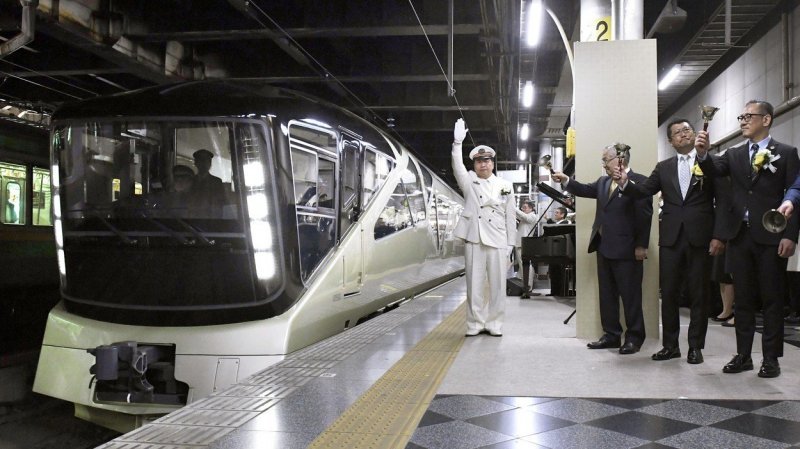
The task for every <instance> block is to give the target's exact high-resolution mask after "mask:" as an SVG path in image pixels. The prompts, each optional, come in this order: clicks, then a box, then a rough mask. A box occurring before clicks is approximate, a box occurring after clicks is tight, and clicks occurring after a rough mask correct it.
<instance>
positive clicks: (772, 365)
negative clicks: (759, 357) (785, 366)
mask: <svg viewBox="0 0 800 449" xmlns="http://www.w3.org/2000/svg"><path fill="white" fill-rule="evenodd" d="M780 375H781V366H780V365H779V364H778V359H776V358H772V357H764V361H763V362H761V369H760V370H758V377H778V376H780Z"/></svg>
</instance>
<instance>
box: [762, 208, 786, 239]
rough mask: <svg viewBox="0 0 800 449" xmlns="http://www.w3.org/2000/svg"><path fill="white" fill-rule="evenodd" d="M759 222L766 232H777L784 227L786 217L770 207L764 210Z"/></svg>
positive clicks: (781, 230)
mask: <svg viewBox="0 0 800 449" xmlns="http://www.w3.org/2000/svg"><path fill="white" fill-rule="evenodd" d="M761 224H762V225H763V226H764V229H766V230H767V231H768V232H771V233H773V234H778V233H781V232H783V230H784V229H786V217H785V216H784V215H783V214H782V213H780V212H778V211H777V210H776V209H771V210H768V211H766V212H764V216H762V217H761Z"/></svg>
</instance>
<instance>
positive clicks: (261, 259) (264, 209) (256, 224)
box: [244, 161, 276, 280]
mask: <svg viewBox="0 0 800 449" xmlns="http://www.w3.org/2000/svg"><path fill="white" fill-rule="evenodd" d="M244 184H245V186H246V187H247V211H248V214H249V215H250V243H251V244H252V245H253V252H254V254H253V259H254V261H255V265H256V275H257V276H258V278H259V279H262V280H267V279H272V278H273V277H274V276H275V264H276V261H275V253H274V252H273V241H272V239H273V232H272V226H271V225H270V223H269V221H268V219H267V218H268V217H267V216H268V212H269V206H268V204H267V195H266V194H265V190H264V188H265V178H264V166H263V164H262V163H261V162H259V161H250V162H248V163H246V164H244Z"/></svg>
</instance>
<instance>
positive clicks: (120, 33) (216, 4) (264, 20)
mask: <svg viewBox="0 0 800 449" xmlns="http://www.w3.org/2000/svg"><path fill="white" fill-rule="evenodd" d="M31 1H32V0H22V1H20V0H0V39H2V40H3V41H6V44H7V43H8V42H9V39H13V38H14V37H15V36H17V35H18V34H19V33H20V29H21V24H22V21H23V19H22V16H23V6H22V5H24V4H27V3H30V2H31ZM672 2H673V0H644V8H645V11H644V16H645V23H644V29H645V34H648V33H649V32H651V31H653V33H652V36H653V37H655V38H657V39H658V44H657V45H658V67H659V78H660V77H661V76H663V74H664V73H666V71H668V70H669V68H671V67H672V66H673V65H675V64H681V65H682V66H683V67H686V68H687V69H686V70H685V71H684V72H683V74H682V75H681V76H680V77H679V78H678V80H676V82H675V83H673V87H671V88H670V89H668V90H665V91H661V92H660V93H659V105H658V107H659V114H660V117H659V118H660V121H664V120H666V119H668V118H669V114H670V113H672V112H674V110H676V109H677V108H678V107H679V106H680V105H681V104H682V103H683V102H684V101H686V99H687V98H688V97H689V96H691V95H693V94H694V93H696V91H697V90H698V89H699V88H701V87H702V86H704V85H705V84H707V83H708V82H709V81H710V80H712V79H713V78H714V77H715V76H716V75H715V74H718V73H719V72H720V71H721V70H723V69H724V68H725V67H727V65H729V64H730V63H731V62H733V61H734V60H735V59H736V58H737V57H738V56H739V55H741V54H742V53H743V52H744V50H745V49H746V48H747V45H749V43H752V42H754V41H755V40H756V39H757V38H759V37H761V36H762V35H763V34H764V33H765V32H766V31H767V30H769V29H770V28H771V27H772V26H774V25H775V24H776V23H778V21H779V20H780V16H781V13H783V12H787V11H790V10H791V9H792V8H794V7H796V5H797V2H796V0H731V6H732V15H731V38H730V40H729V41H728V42H727V43H726V41H725V34H724V28H725V25H724V22H725V14H724V12H725V1H723V0H678V1H677V2H676V3H675V6H677V7H679V8H681V9H683V10H685V11H686V13H687V14H686V16H687V19H686V21H685V23H684V24H683V26H682V27H681V28H680V29H679V30H678V31H676V32H670V33H667V32H663V33H662V32H654V30H655V29H658V28H654V25H655V24H657V23H659V17H661V16H663V14H664V13H665V12H664V11H665V6H667V7H668V8H670V10H671V7H672V5H673V3H672ZM34 3H35V2H34ZM545 6H546V7H547V8H549V9H550V11H551V12H552V14H553V16H555V17H556V18H557V19H558V21H559V22H560V23H561V25H562V27H563V29H564V30H565V32H566V34H567V36H569V37H570V39H571V40H572V41H575V40H578V33H579V31H578V28H579V23H578V22H579V19H578V18H579V15H580V0H545ZM520 10H521V2H520V1H519V0H454V1H453V27H452V34H453V41H452V72H453V75H452V89H453V90H454V92H452V91H451V87H450V86H449V85H448V83H447V81H446V80H447V78H446V76H447V73H448V71H449V70H448V67H449V64H448V62H449V59H450V58H449V57H448V55H449V54H450V52H449V50H448V48H449V34H450V29H451V27H450V25H449V17H450V10H449V2H448V1H447V0H325V1H321V0H227V1H225V0H160V1H158V2H147V1H136V0H94V1H88V0H39V1H38V7H37V9H36V17H35V25H34V28H33V32H32V37H33V40H32V41H31V42H29V43H27V44H26V45H25V46H24V47H22V48H20V49H18V50H16V51H13V52H11V53H9V54H4V55H0V109H1V111H0V118H2V119H5V120H15V121H24V122H26V123H30V124H37V123H38V124H43V125H46V123H47V119H48V116H49V114H50V113H52V112H53V111H54V110H55V109H56V108H57V107H58V106H59V105H62V104H64V103H66V102H72V101H77V100H80V99H85V98H91V97H95V96H98V95H106V94H113V93H118V92H122V91H127V90H132V89H137V88H141V87H146V86H152V85H156V84H166V83H174V82H179V81H182V80H194V79H202V78H251V79H261V80H264V81H265V82H270V83H275V84H279V85H282V86H287V87H291V88H294V89H298V90H302V91H305V92H309V93H312V94H314V95H317V96H319V97H322V98H324V99H326V100H329V101H331V102H333V103H335V104H338V105H340V106H343V107H345V108H348V109H351V110H352V111H354V112H356V113H358V114H360V115H361V116H363V117H364V118H366V119H368V120H371V121H373V122H375V123H377V124H379V125H380V126H382V127H384V128H386V129H389V130H390V131H391V132H392V133H393V134H394V135H395V136H396V137H397V138H398V139H399V140H400V141H401V142H404V143H406V144H407V145H408V146H409V147H410V148H411V149H412V150H413V151H414V152H415V153H416V154H418V155H419V156H420V158H421V159H422V160H423V161H425V162H428V163H429V164H430V165H431V166H433V167H434V168H435V169H436V170H437V171H438V172H439V173H441V174H445V173H447V172H449V171H450V169H449V165H450V163H449V149H450V143H451V142H452V128H453V123H454V122H455V120H456V119H457V118H459V117H463V118H464V119H465V120H466V122H467V126H468V127H469V129H470V136H469V137H468V141H467V144H468V145H471V144H472V143H473V142H474V143H475V144H488V145H491V146H493V147H494V148H495V149H496V150H498V167H499V168H503V166H504V165H506V162H505V161H508V164H510V163H511V162H514V161H517V154H518V150H519V149H521V148H525V149H526V150H527V152H528V154H529V157H528V159H529V160H533V161H536V159H537V157H538V142H539V141H540V140H541V139H544V138H550V139H563V137H564V134H563V133H564V129H565V125H566V124H567V121H568V118H569V110H570V107H571V86H572V83H571V74H570V69H569V66H568V62H567V60H566V51H565V48H564V44H563V41H562V38H561V36H560V34H559V32H558V30H557V28H556V26H555V21H554V20H552V19H551V18H550V17H545V21H544V25H543V28H542V37H541V42H540V43H539V45H538V46H537V47H536V48H535V49H528V48H527V47H525V46H524V45H520V39H519V35H520ZM620 69H621V70H635V64H630V65H625V64H621V67H620ZM520 77H522V79H523V80H527V79H532V80H533V81H534V84H535V86H536V93H535V98H536V99H535V103H534V106H533V107H532V108H531V109H530V110H524V111H522V113H520V112H519V110H520V108H519V96H520ZM451 93H452V94H453V95H451ZM522 123H528V124H529V126H530V129H531V138H530V139H529V140H528V141H527V142H523V141H520V140H519V139H518V130H519V127H520V125H521V124H522Z"/></svg>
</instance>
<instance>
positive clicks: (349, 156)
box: [339, 136, 363, 238]
mask: <svg viewBox="0 0 800 449" xmlns="http://www.w3.org/2000/svg"><path fill="white" fill-rule="evenodd" d="M362 166H363V161H362V151H361V144H360V143H359V141H358V140H355V139H351V138H350V137H347V136H344V138H343V140H342V151H341V153H340V155H339V167H340V169H341V174H340V177H339V179H340V183H339V185H340V187H341V192H340V194H339V195H340V196H339V197H340V198H341V203H340V208H339V236H340V238H341V236H343V235H345V234H346V233H347V231H348V229H350V226H352V225H353V223H355V222H357V221H358V217H359V215H360V214H361V195H359V193H360V192H361V167H362Z"/></svg>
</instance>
